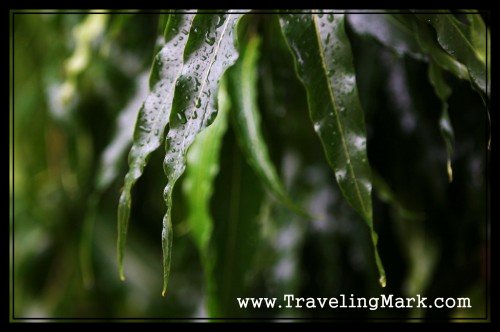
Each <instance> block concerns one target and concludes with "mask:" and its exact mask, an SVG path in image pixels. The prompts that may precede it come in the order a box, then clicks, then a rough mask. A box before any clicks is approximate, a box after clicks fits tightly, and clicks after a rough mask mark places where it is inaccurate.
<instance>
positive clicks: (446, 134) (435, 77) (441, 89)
mask: <svg viewBox="0 0 500 332" xmlns="http://www.w3.org/2000/svg"><path fill="white" fill-rule="evenodd" d="M428 77H429V82H430V83H431V85H432V86H433V87H434V92H435V93H436V96H437V97H438V98H439V99H440V100H441V105H442V106H441V117H440V118H439V128H440V129H441V136H442V137H443V140H444V142H445V144H446V152H447V154H448V156H447V162H446V171H447V173H448V180H449V182H451V181H453V170H452V167H451V156H452V154H453V142H454V140H455V134H454V132H453V127H452V125H451V121H450V116H449V114H448V98H449V97H450V95H451V88H450V87H449V85H448V84H447V83H446V81H445V79H444V76H443V72H442V70H441V69H440V68H439V67H438V66H437V65H436V64H435V63H434V62H433V61H431V62H430V64H429V72H428Z"/></svg>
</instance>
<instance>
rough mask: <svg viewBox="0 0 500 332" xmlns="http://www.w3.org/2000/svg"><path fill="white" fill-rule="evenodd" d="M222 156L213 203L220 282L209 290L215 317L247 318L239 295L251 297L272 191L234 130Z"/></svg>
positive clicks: (214, 258)
mask: <svg viewBox="0 0 500 332" xmlns="http://www.w3.org/2000/svg"><path fill="white" fill-rule="evenodd" d="M221 157H222V158H221V163H220V169H221V171H220V174H219V176H217V179H216V184H215V191H214V198H213V204H212V209H213V216H214V231H213V236H212V238H211V240H210V250H209V253H210V255H211V256H210V257H209V258H210V259H211V264H213V266H214V268H213V271H212V273H213V280H214V281H215V283H214V288H213V289H212V290H210V289H209V294H208V309H209V313H210V315H211V316H212V317H241V316H247V315H248V312H245V311H244V310H241V309H239V308H238V306H237V304H236V297H244V296H251V295H250V294H248V293H249V286H250V285H251V284H253V283H252V275H253V274H254V273H255V266H256V264H257V261H256V260H257V252H258V248H259V247H260V246H262V242H263V239H262V234H261V230H262V227H261V224H260V222H259V221H260V219H261V215H262V213H263V205H262V203H263V201H264V199H266V192H265V191H264V188H263V186H262V185H261V182H260V181H259V177H258V176H257V175H256V174H255V172H254V171H253V169H252V168H251V167H250V166H249V165H248V164H247V163H246V162H245V158H244V156H243V154H242V152H241V151H240V149H239V148H238V145H237V143H236V138H235V134H234V132H233V131H232V130H230V131H228V135H227V139H225V140H224V145H223V147H222V152H221ZM221 202H225V203H223V204H221Z"/></svg>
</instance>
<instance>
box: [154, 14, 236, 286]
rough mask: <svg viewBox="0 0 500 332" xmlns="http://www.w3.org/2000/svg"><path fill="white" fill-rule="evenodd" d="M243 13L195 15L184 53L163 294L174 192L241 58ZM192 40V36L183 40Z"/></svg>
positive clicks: (171, 154)
mask: <svg viewBox="0 0 500 332" xmlns="http://www.w3.org/2000/svg"><path fill="white" fill-rule="evenodd" d="M241 16H242V14H234V13H231V12H227V13H225V14H210V15H209V14H204V15H197V16H196V17H195V19H194V20H193V24H192V26H191V30H190V33H189V39H188V41H187V44H186V48H185V51H184V56H183V58H184V67H183V69H182V73H181V75H180V76H179V78H178V79H177V83H176V89H175V97H174V100H173V103H172V112H171V114H170V130H169V132H168V135H167V138H166V156H165V161H164V169H165V174H166V175H167V179H168V183H167V185H166V187H165V191H164V198H165V202H166V205H167V213H166V214H165V217H164V219H163V230H162V247H163V275H164V278H163V292H162V294H163V295H165V293H166V290H167V284H168V277H169V274H170V257H171V248H172V221H171V210H172V191H173V188H174V185H175V182H176V181H177V180H178V179H179V177H180V176H181V175H182V173H183V172H184V169H185V167H186V152H187V150H188V148H189V147H190V146H191V144H192V143H193V141H194V139H195V137H196V135H197V134H198V133H199V132H200V131H202V130H203V129H204V128H206V127H208V126H209V125H210V124H211V123H212V122H213V121H214V120H215V117H216V116H217V109H218V106H217V98H216V97H217V90H218V85H219V80H220V79H221V77H222V75H223V74H224V72H225V70H226V69H227V68H228V67H230V66H231V65H233V64H234V62H235V61H236V59H237V58H238V51H237V50H236V47H235V41H236V25H237V23H238V20H239V19H240V18H241ZM185 37H186V38H188V35H187V34H186V36H185Z"/></svg>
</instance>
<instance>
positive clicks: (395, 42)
mask: <svg viewBox="0 0 500 332" xmlns="http://www.w3.org/2000/svg"><path fill="white" fill-rule="evenodd" d="M400 16H403V15H400ZM404 16H407V15H404ZM346 18H347V21H348V23H349V25H350V26H351V27H352V29H353V30H354V31H355V32H356V33H357V34H360V35H366V36H370V37H372V38H374V39H375V40H377V41H378V42H380V43H381V44H382V45H384V46H386V47H389V48H390V49H392V50H394V51H395V52H396V53H397V54H399V55H403V54H408V55H410V56H412V57H413V58H415V59H419V60H424V59H425V58H426V54H425V53H423V52H422V50H421V49H420V46H419V45H418V43H417V40H416V39H415V35H414V34H413V30H412V28H411V25H410V26H408V25H407V24H404V22H405V21H404V20H399V19H397V18H396V15H395V14H389V13H381V14H348V15H347V16H346ZM403 19H404V18H403Z"/></svg>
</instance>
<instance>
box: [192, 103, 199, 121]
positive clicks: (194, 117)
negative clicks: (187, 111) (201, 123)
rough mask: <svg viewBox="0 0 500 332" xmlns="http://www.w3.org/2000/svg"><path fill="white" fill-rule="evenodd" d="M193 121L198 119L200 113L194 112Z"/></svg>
mask: <svg viewBox="0 0 500 332" xmlns="http://www.w3.org/2000/svg"><path fill="white" fill-rule="evenodd" d="M196 107H199V106H196ZM193 119H195V120H196V119H198V112H196V111H194V112H193Z"/></svg>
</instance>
